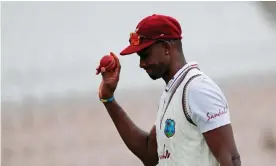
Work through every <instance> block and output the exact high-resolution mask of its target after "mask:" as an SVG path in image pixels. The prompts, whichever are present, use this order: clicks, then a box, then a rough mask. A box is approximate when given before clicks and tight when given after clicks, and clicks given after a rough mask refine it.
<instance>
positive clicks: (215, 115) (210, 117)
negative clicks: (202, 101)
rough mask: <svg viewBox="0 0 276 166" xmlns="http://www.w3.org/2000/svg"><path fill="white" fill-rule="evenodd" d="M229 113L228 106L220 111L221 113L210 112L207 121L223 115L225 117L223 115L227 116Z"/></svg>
mask: <svg viewBox="0 0 276 166" xmlns="http://www.w3.org/2000/svg"><path fill="white" fill-rule="evenodd" d="M227 112H228V106H226V107H225V108H224V109H219V111H218V112H217V113H213V112H208V113H207V114H206V116H207V118H208V120H207V121H209V120H211V119H215V118H216V117H218V116H221V115H223V114H226V113H227Z"/></svg>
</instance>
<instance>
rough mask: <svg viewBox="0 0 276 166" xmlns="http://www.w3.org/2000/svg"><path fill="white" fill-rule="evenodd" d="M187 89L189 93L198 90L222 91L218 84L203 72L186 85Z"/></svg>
mask: <svg viewBox="0 0 276 166" xmlns="http://www.w3.org/2000/svg"><path fill="white" fill-rule="evenodd" d="M187 90H188V91H189V93H198V92H202V91H204V92H207V93H208V92H209V93H212V92H216V93H223V92H222V90H221V88H220V87H219V86H218V84H217V83H216V82H215V81H214V80H213V79H212V78H210V77H209V76H207V75H206V74H204V73H201V74H200V76H199V77H198V78H196V79H194V80H193V81H191V83H190V84H189V85H188V87H187Z"/></svg>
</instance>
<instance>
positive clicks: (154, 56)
mask: <svg viewBox="0 0 276 166" xmlns="http://www.w3.org/2000/svg"><path fill="white" fill-rule="evenodd" d="M137 54H138V55H139V56H140V67H141V68H143V69H145V70H146V72H147V73H148V75H149V76H150V78H151V79H153V80H156V79H159V78H162V77H163V76H164V75H165V74H166V73H167V72H168V69H169V64H170V58H169V55H166V49H165V44H164V43H163V42H157V43H155V44H153V45H151V46H149V47H147V48H146V49H144V50H142V51H140V52H138V53H137Z"/></svg>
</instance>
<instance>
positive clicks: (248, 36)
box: [1, 2, 276, 101]
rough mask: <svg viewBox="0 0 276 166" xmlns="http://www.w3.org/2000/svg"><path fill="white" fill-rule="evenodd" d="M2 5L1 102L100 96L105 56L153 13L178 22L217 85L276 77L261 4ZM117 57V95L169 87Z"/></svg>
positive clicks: (273, 39) (193, 56)
mask: <svg viewBox="0 0 276 166" xmlns="http://www.w3.org/2000/svg"><path fill="white" fill-rule="evenodd" d="M1 3H2V5H1V7H2V9H1V17H2V73H1V74H2V100H4V101H20V100H21V99H22V98H23V97H24V96H33V97H36V98H44V97H45V96H49V95H65V94H66V93H67V92H78V93H83V92H90V91H97V89H98V85H99V83H100V80H101V77H100V76H96V75H95V68H96V66H97V65H98V62H99V60H100V59H101V57H102V56H103V55H105V54H108V53H109V52H110V51H114V52H115V53H117V54H119V52H120V51H121V50H122V49H123V48H124V47H125V46H127V45H128V37H129V33H130V32H132V31H134V30H135V27H136V25H137V23H138V22H139V21H140V20H141V19H142V18H144V17H146V16H148V15H151V14H154V13H157V14H166V15H170V16H173V17H175V18H176V19H178V20H179V22H180V23H181V25H182V30H183V38H184V39H183V47H184V54H185V56H186V58H187V59H188V60H191V61H197V62H198V63H199V65H200V68H201V69H202V70H203V71H204V72H205V73H207V74H208V75H210V76H211V77H213V78H230V77H232V76H235V75H237V74H250V73H254V72H258V73H263V72H270V71H276V63H275V61H276V56H275V55H276V47H275V45H276V33H275V32H276V31H275V29H273V28H272V27H271V24H269V22H268V21H267V20H265V17H264V16H263V13H262V12H261V11H260V10H259V6H257V4H258V2H1ZM274 28H275V27H274ZM119 58H120V60H121V63H122V73H121V80H120V84H119V87H120V88H134V87H143V86H163V85H164V83H163V81H162V80H158V81H152V80H151V79H150V78H149V77H148V75H147V74H146V73H145V72H144V71H143V70H142V69H140V68H139V59H138V57H137V55H135V54H134V55H132V56H126V57H119ZM137 79H138V81H137Z"/></svg>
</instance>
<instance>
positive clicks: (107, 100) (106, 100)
mask: <svg viewBox="0 0 276 166" xmlns="http://www.w3.org/2000/svg"><path fill="white" fill-rule="evenodd" d="M113 100H114V96H112V97H110V98H108V99H100V101H101V102H103V103H109V102H111V101H113Z"/></svg>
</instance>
